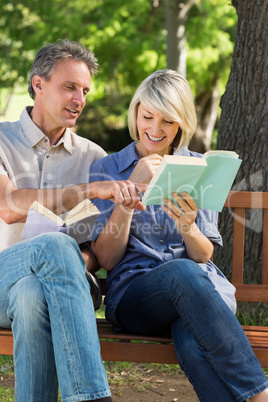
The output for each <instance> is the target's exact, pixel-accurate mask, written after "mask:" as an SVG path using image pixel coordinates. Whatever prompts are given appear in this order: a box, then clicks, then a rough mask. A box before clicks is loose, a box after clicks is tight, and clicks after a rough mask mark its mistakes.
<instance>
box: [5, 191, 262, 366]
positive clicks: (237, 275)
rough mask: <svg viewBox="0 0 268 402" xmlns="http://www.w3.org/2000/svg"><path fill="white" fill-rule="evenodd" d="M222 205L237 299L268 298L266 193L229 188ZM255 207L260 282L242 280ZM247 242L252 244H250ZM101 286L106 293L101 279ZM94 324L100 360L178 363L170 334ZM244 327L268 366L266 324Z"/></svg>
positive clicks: (8, 337)
mask: <svg viewBox="0 0 268 402" xmlns="http://www.w3.org/2000/svg"><path fill="white" fill-rule="evenodd" d="M225 207H226V208H232V209H233V216H234V219H233V223H234V225H233V256H232V283H233V284H234V285H235V286H236V288H237V293H236V297H237V300H238V301H249V302H268V193H260V192H230V194H229V196H228V199H227V201H226V203H225ZM255 208H256V209H261V210H263V258H262V260H263V263H262V283H261V284H258V285H255V284H252V285H250V284H243V268H244V242H245V240H244V239H245V211H246V209H255ZM246 246H248V247H254V245H252V244H251V245H246ZM101 286H102V289H103V292H104V293H105V282H104V280H103V279H102V280H101ZM97 325H98V332H99V337H100V343H101V353H102V358H103V360H108V361H125V362H144V363H168V364H178V361H177V358H176V356H175V353H174V349H173V345H172V339H171V337H170V335H167V336H157V337H149V336H137V335H133V334H122V333H120V334H118V333H115V332H114V331H113V329H112V326H111V324H109V323H108V322H107V321H106V320H105V319H97ZM243 329H244V331H245V334H246V336H247V337H248V340H249V342H250V344H251V346H252V348H253V350H254V352H255V354H256V356H257V357H258V359H259V361H260V363H261V365H262V367H265V368H268V328H267V327H256V326H243ZM12 353H13V337H12V332H11V331H10V330H6V329H0V354H7V355H12Z"/></svg>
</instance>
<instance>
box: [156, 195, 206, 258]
mask: <svg viewBox="0 0 268 402" xmlns="http://www.w3.org/2000/svg"><path fill="white" fill-rule="evenodd" d="M172 196H173V197H174V199H175V200H176V201H177V203H178V204H179V207H178V206H177V205H175V204H174V203H173V202H172V201H170V200H168V199H167V198H165V199H164V202H165V203H166V205H164V206H163V208H164V210H165V211H166V213H167V214H168V215H169V216H170V217H171V218H172V219H174V221H175V222H176V225H177V229H178V232H179V233H180V234H181V236H182V238H183V241H184V243H185V246H186V249H187V255H188V257H189V258H191V259H192V260H193V261H195V262H198V263H205V262H207V261H208V260H209V259H210V257H211V255H212V253H213V244H212V242H211V241H210V240H209V239H208V238H207V237H206V236H205V235H203V233H202V232H201V231H200V230H199V228H198V226H197V225H196V223H195V219H196V216H197V213H198V208H197V206H196V203H195V202H194V200H193V198H192V197H191V196H190V195H189V194H188V193H186V192H183V193H182V196H180V195H179V194H177V193H173V194H172Z"/></svg>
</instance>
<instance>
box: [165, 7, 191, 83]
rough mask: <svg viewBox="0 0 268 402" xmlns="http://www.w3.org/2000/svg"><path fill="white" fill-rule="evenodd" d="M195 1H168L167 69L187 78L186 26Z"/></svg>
mask: <svg viewBox="0 0 268 402" xmlns="http://www.w3.org/2000/svg"><path fill="white" fill-rule="evenodd" d="M194 3H195V0H184V1H178V0H166V26H167V68H170V69H172V70H175V71H178V73H179V74H181V75H183V76H184V77H186V57H187V52H186V47H185V42H186V39H185V24H186V21H187V17H188V14H189V11H190V9H191V7H192V6H193V5H194Z"/></svg>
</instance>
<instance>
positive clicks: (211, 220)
mask: <svg viewBox="0 0 268 402" xmlns="http://www.w3.org/2000/svg"><path fill="white" fill-rule="evenodd" d="M218 215H219V214H218V212H216V211H211V210H206V209H201V208H200V209H199V211H198V214H197V217H196V224H197V226H198V228H199V229H200V231H201V232H202V233H203V234H204V235H205V236H206V237H207V238H208V239H209V240H210V241H212V242H213V243H215V244H217V245H219V246H222V237H221V234H220V232H219V229H218Z"/></svg>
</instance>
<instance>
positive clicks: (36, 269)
mask: <svg viewBox="0 0 268 402" xmlns="http://www.w3.org/2000/svg"><path fill="white" fill-rule="evenodd" d="M0 273H1V278H0V326H2V327H10V325H11V326H12V331H13V334H14V364H15V395H16V402H25V401H27V402H54V401H57V394H58V382H59V386H60V392H61V397H62V400H63V401H68V402H75V401H84V400H94V399H99V398H104V397H107V396H110V395H111V393H110V390H109V386H108V381H107V377H106V372H105V369H104V366H103V362H102V358H101V355H100V345H99V338H98V333H97V328H96V319H95V312H94V307H93V303H92V298H91V296H90V291H89V287H88V282H87V280H86V277H85V263H84V260H83V258H82V256H81V253H80V250H79V247H78V245H77V244H76V242H75V241H74V240H73V239H72V238H71V237H69V236H67V235H65V234H62V233H50V234H45V235H41V236H37V237H35V238H33V239H30V240H25V241H23V242H21V243H19V244H17V245H15V246H13V247H10V248H9V249H7V250H4V251H2V252H1V253H0Z"/></svg>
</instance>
